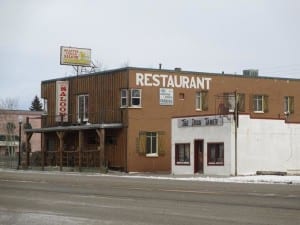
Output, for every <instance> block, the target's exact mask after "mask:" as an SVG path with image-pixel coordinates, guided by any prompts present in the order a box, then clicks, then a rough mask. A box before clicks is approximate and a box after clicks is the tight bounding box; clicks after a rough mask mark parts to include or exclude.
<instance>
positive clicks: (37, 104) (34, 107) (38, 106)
mask: <svg viewBox="0 0 300 225" xmlns="http://www.w3.org/2000/svg"><path fill="white" fill-rule="evenodd" d="M29 109H30V111H43V105H42V103H41V101H40V99H39V97H38V96H37V95H36V96H35V97H34V99H33V101H32V102H31V106H30V108H29Z"/></svg>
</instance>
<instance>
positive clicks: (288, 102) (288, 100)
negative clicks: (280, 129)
mask: <svg viewBox="0 0 300 225" xmlns="http://www.w3.org/2000/svg"><path fill="white" fill-rule="evenodd" d="M284 113H285V114H291V113H294V96H284Z"/></svg>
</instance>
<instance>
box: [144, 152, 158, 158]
mask: <svg viewBox="0 0 300 225" xmlns="http://www.w3.org/2000/svg"><path fill="white" fill-rule="evenodd" d="M146 157H149V158H157V157H158V154H157V153H154V154H146Z"/></svg>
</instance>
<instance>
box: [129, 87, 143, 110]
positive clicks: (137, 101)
mask: <svg viewBox="0 0 300 225" xmlns="http://www.w3.org/2000/svg"><path fill="white" fill-rule="evenodd" d="M130 94H131V95H130V97H131V101H130V103H131V105H130V106H132V107H141V106H142V90H141V89H131V93H130Z"/></svg>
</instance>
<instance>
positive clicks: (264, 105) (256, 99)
mask: <svg viewBox="0 0 300 225" xmlns="http://www.w3.org/2000/svg"><path fill="white" fill-rule="evenodd" d="M252 101H253V102H252V103H253V111H254V112H256V113H264V112H268V96H267V95H254V96H253V99H252Z"/></svg>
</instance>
